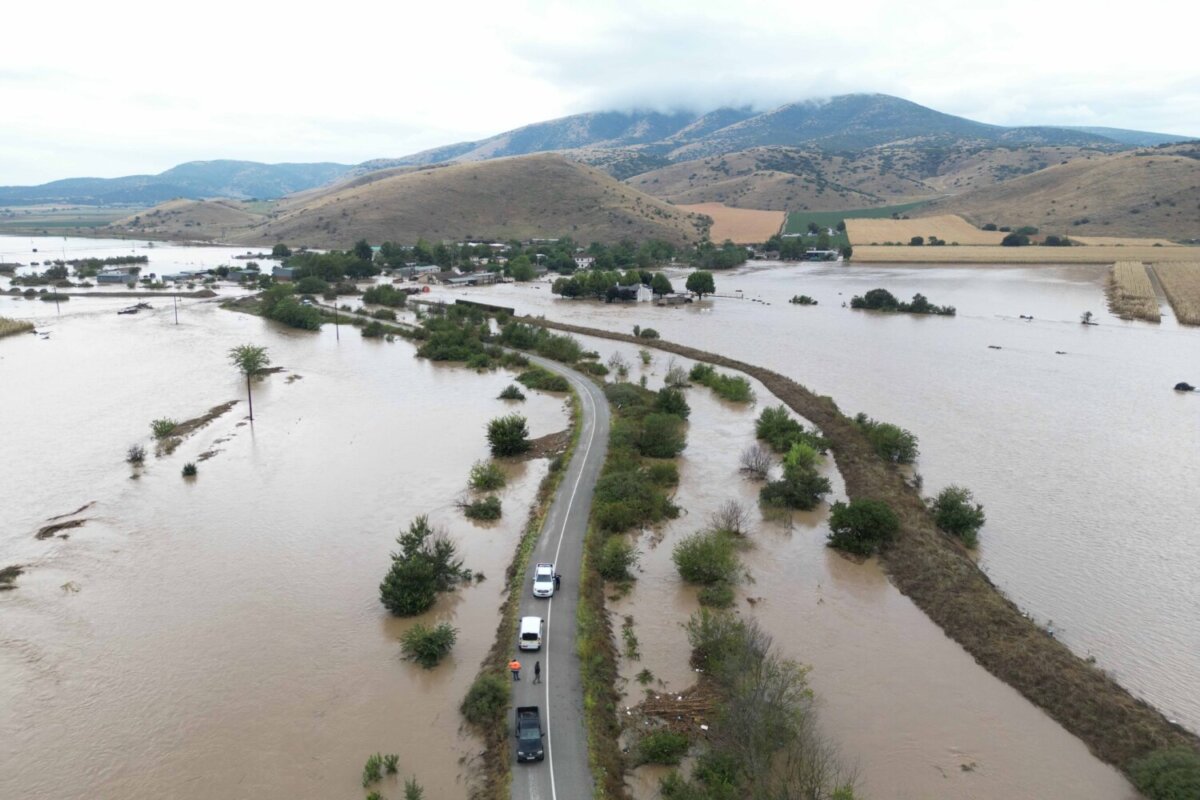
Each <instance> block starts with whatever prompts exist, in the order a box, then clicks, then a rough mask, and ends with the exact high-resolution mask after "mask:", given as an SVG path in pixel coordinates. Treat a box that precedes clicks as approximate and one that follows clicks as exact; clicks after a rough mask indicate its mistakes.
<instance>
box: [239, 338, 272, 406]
mask: <svg viewBox="0 0 1200 800" xmlns="http://www.w3.org/2000/svg"><path fill="white" fill-rule="evenodd" d="M229 361H230V363H232V364H233V365H234V366H235V367H237V368H238V371H239V372H241V373H242V374H243V375H245V376H246V402H247V403H248V404H249V406H250V421H251V422H253V421H254V397H253V396H252V395H251V392H250V378H252V377H253V376H255V375H257V374H258V373H260V372H262V371H263V370H264V369H266V368H267V367H268V366H270V364H271V359H270V358H269V357H268V356H267V348H265V347H258V346H256V345H252V344H242V345H238V346H237V347H232V348H230V349H229Z"/></svg>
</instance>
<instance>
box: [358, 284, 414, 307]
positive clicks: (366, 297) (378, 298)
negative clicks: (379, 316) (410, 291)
mask: <svg viewBox="0 0 1200 800" xmlns="http://www.w3.org/2000/svg"><path fill="white" fill-rule="evenodd" d="M362 299H363V302H364V303H368V304H371V305H378V306H387V307H388V308H400V307H401V306H403V305H404V304H405V302H407V301H408V295H407V294H406V293H404V292H402V291H400V290H399V289H397V288H396V287H395V286H393V285H392V284H390V283H381V284H378V285H376V286H372V287H371V288H370V289H367V290H366V291H365V292H363V298H362Z"/></svg>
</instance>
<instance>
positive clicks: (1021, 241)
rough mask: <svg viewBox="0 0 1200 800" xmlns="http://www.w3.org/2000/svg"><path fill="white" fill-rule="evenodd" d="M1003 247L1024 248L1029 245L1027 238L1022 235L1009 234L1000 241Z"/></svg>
mask: <svg viewBox="0 0 1200 800" xmlns="http://www.w3.org/2000/svg"><path fill="white" fill-rule="evenodd" d="M1000 244H1002V245H1004V246H1005V247H1024V246H1026V245H1027V244H1029V237H1028V236H1026V235H1025V234H1023V233H1010V234H1008V235H1007V236H1005V237H1004V238H1003V239H1001V240H1000Z"/></svg>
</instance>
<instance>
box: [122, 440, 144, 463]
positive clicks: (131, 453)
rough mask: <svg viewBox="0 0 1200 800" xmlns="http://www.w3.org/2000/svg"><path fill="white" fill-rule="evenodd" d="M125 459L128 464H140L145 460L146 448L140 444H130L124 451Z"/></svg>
mask: <svg viewBox="0 0 1200 800" xmlns="http://www.w3.org/2000/svg"><path fill="white" fill-rule="evenodd" d="M125 460H126V461H128V462H129V463H130V464H141V463H142V462H143V461H145V460H146V448H144V447H142V446H141V445H140V444H131V445H130V446H129V449H128V450H127V451H125Z"/></svg>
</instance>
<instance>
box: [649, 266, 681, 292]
mask: <svg viewBox="0 0 1200 800" xmlns="http://www.w3.org/2000/svg"><path fill="white" fill-rule="evenodd" d="M650 291H652V292H654V293H655V294H656V295H658V296H659V297H662V296H663V295H664V294H670V293H671V292H673V291H675V287H673V286H671V281H669V280H667V276H666V275H664V274H662V273H661V272H656V273H654V277H653V278H651V279H650Z"/></svg>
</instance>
